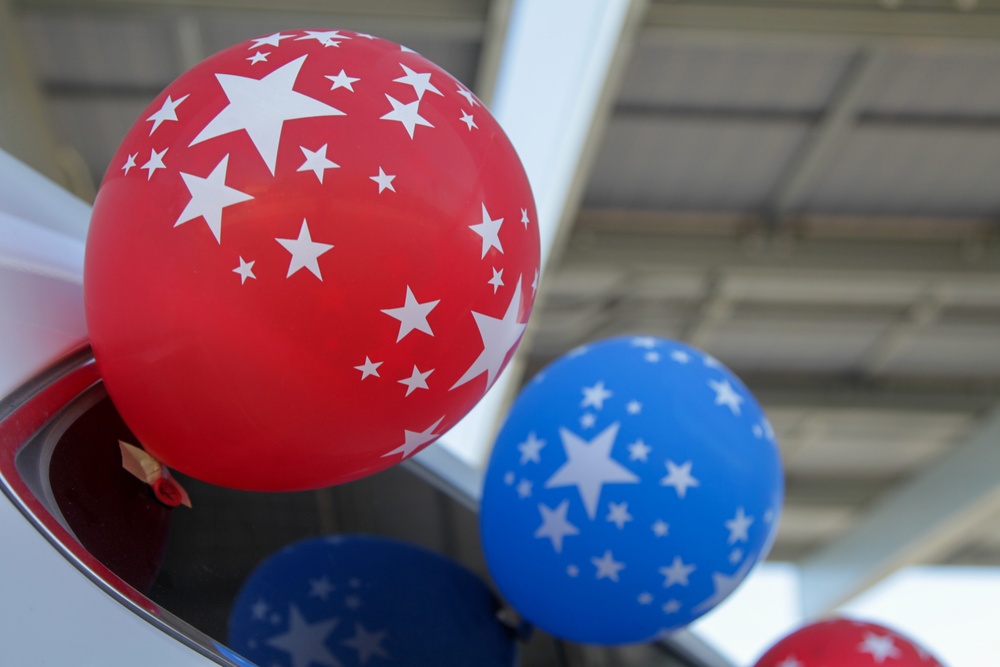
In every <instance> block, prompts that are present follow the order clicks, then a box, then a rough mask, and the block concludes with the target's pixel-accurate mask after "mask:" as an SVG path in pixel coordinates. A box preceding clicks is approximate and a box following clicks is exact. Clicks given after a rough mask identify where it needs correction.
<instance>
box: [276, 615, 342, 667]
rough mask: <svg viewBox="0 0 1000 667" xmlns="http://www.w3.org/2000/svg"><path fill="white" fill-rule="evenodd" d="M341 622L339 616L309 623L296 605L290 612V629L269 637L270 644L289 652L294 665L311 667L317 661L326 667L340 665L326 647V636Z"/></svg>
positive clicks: (296, 666) (293, 666)
mask: <svg viewBox="0 0 1000 667" xmlns="http://www.w3.org/2000/svg"><path fill="white" fill-rule="evenodd" d="M339 622H340V619H339V618H328V619H325V620H323V621H317V622H316V623H309V622H308V621H306V619H305V618H304V617H303V616H302V614H301V613H300V612H299V610H298V608H297V607H296V606H295V605H291V609H290V611H289V613H288V631H287V632H285V633H283V634H280V635H275V636H273V637H269V638H268V639H267V644H268V646H273V647H274V648H278V649H281V650H282V651H284V652H286V653H288V655H289V656H290V657H291V660H292V667H310V665H311V664H313V663H316V664H319V665H323V666H324V667H340V665H341V663H340V661H339V660H337V658H336V657H335V656H334V655H333V654H332V653H330V650H329V649H328V648H327V647H326V645H325V644H326V638H327V637H328V636H330V634H331V633H332V632H333V629H334V628H336V627H337V624H338V623H339Z"/></svg>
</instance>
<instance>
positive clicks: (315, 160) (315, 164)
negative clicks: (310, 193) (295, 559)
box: [298, 144, 340, 183]
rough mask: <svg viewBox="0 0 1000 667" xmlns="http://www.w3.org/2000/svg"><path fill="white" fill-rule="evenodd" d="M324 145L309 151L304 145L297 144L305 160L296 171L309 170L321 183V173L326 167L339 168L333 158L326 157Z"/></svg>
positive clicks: (325, 145)
mask: <svg viewBox="0 0 1000 667" xmlns="http://www.w3.org/2000/svg"><path fill="white" fill-rule="evenodd" d="M326 147H327V144H323V145H322V146H320V147H319V148H318V149H316V150H315V151H311V150H309V149H308V148H306V147H305V146H299V149H300V150H301V151H302V155H304V156H305V158H306V161H305V162H303V163H302V166H301V167H299V168H298V171H311V172H312V173H314V174H316V178H318V179H319V182H320V183H322V182H323V173H324V172H325V171H326V170H327V169H338V168H340V165H339V164H337V163H336V162H334V161H333V160H329V159H327V157H326Z"/></svg>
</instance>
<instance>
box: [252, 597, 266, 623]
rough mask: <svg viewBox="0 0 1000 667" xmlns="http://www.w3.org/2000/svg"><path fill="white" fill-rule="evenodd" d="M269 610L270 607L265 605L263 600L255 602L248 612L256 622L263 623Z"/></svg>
mask: <svg viewBox="0 0 1000 667" xmlns="http://www.w3.org/2000/svg"><path fill="white" fill-rule="evenodd" d="M270 610H271V606H270V605H268V604H267V602H265V601H264V600H263V599H260V600H257V601H256V602H254V603H253V606H252V607H251V608H250V611H251V612H253V617H254V618H255V619H257V620H258V621H263V620H264V619H265V618H266V617H267V612H268V611H270Z"/></svg>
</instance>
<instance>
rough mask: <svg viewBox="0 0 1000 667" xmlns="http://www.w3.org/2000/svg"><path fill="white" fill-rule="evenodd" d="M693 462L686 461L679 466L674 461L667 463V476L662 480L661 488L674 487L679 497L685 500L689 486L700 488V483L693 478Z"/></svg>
mask: <svg viewBox="0 0 1000 667" xmlns="http://www.w3.org/2000/svg"><path fill="white" fill-rule="evenodd" d="M691 465H692V463H691V461H685V462H684V463H683V464H681V465H679V466H678V465H677V464H676V463H674V462H673V461H669V460H668V461H667V476H666V477H664V478H663V479H661V480H660V486H672V487H674V489H676V491H677V496H678V497H679V498H683V497H684V496H686V495H687V490H688V487H689V486H700V485H701V484H700V482H699V481H698V480H697V479H695V478H694V477H692V476H691Z"/></svg>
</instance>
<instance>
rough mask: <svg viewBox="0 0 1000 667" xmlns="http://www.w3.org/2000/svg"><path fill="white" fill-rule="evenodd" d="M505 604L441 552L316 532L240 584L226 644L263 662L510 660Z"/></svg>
mask: <svg viewBox="0 0 1000 667" xmlns="http://www.w3.org/2000/svg"><path fill="white" fill-rule="evenodd" d="M498 608H499V603H498V601H497V599H496V597H495V596H494V595H493V593H492V592H491V591H490V590H489V589H488V588H487V587H486V585H485V584H484V583H483V582H482V581H481V580H479V579H478V578H477V577H476V576H475V575H473V574H472V573H471V572H469V571H468V570H466V569H464V568H463V567H461V566H460V565H458V564H457V563H454V562H452V561H450V560H448V559H446V558H444V557H442V556H439V555H437V554H434V553H431V552H429V551H426V550H424V549H420V548H418V547H414V546H411V545H408V544H404V543H402V542H397V541H394V540H389V539H384V538H379V537H370V536H337V537H328V538H314V539H309V540H305V541H303V542H298V543H295V544H292V545H291V546H288V547H285V548H284V549H282V550H281V551H279V552H278V553H276V554H274V555H273V556H271V557H269V558H268V559H267V560H266V561H264V562H263V563H262V564H261V565H260V566H258V568H257V569H256V570H255V571H254V572H253V574H252V575H251V576H250V578H249V579H248V580H247V581H246V583H244V585H243V587H242V588H241V589H240V593H239V595H238V596H237V599H236V601H235V603H234V604H233V608H232V611H231V613H230V617H229V647H230V648H232V649H233V650H234V651H236V652H238V653H240V654H241V655H243V656H245V657H246V658H249V659H250V660H252V661H254V662H256V663H257V664H259V665H261V666H262V667H272V666H277V665H281V666H287V667H342V666H343V667H349V666H352V665H363V666H365V667H379V666H380V665H386V666H389V665H392V666H393V667H395V666H397V665H403V666H404V667H405V666H407V665H413V666H414V667H416V666H421V667H422V666H424V665H443V666H452V665H454V666H468V667H512V665H514V664H516V661H517V647H516V644H515V641H514V637H513V634H512V633H511V631H510V630H509V629H508V628H506V627H505V626H503V625H502V624H501V623H500V622H499V621H498V620H497V615H496V614H497V610H498Z"/></svg>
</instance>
